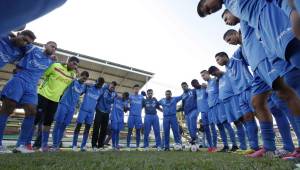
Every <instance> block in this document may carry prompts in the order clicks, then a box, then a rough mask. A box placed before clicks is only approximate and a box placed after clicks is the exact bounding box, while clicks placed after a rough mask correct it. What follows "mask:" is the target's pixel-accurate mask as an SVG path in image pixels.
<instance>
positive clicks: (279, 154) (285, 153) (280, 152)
mask: <svg viewBox="0 0 300 170" xmlns="http://www.w3.org/2000/svg"><path fill="white" fill-rule="evenodd" d="M290 154H291V152H289V151H287V150H285V149H277V150H276V151H275V157H277V158H283V157H286V156H288V155H290Z"/></svg>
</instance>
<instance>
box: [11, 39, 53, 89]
mask: <svg viewBox="0 0 300 170" xmlns="http://www.w3.org/2000/svg"><path fill="white" fill-rule="evenodd" d="M52 63H53V61H52V60H51V59H50V56H48V55H46V54H45V53H44V52H43V51H42V49H40V48H38V47H36V46H33V45H31V46H28V47H27V49H26V54H25V56H24V57H23V58H22V59H21V60H20V62H19V63H18V65H17V66H18V68H20V69H21V70H19V71H18V72H17V73H16V74H15V75H14V76H15V77H19V78H21V79H23V80H24V81H26V82H28V83H30V84H32V85H35V86H37V85H38V82H39V80H40V78H41V76H42V75H43V74H44V72H45V70H46V69H47V68H48V67H49V66H50V65H51V64H52Z"/></svg>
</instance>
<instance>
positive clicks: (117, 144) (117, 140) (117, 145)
mask: <svg viewBox="0 0 300 170" xmlns="http://www.w3.org/2000/svg"><path fill="white" fill-rule="evenodd" d="M119 134H120V130H118V131H117V134H116V147H117V148H119Z"/></svg>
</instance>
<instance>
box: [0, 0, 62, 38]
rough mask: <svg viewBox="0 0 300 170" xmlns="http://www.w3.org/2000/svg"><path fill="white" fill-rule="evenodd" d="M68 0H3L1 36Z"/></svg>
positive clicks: (0, 8) (0, 7)
mask: <svg viewBox="0 0 300 170" xmlns="http://www.w3.org/2000/svg"><path fill="white" fill-rule="evenodd" d="M66 1H67V0H52V1H44V0H29V1H26V3H25V2H24V1H22V0H3V1H1V4H2V5H1V6H0V11H1V12H0V13H1V15H0V21H1V23H2V24H1V27H0V36H2V35H3V34H6V33H8V32H10V31H11V30H14V29H16V28H19V27H21V26H24V25H25V24H26V23H28V22H30V21H32V20H35V19H37V18H39V17H41V16H43V15H45V14H47V13H49V12H51V11H52V10H54V9H55V8H58V7H59V6H61V5H63V4H64V3H65V2H66Z"/></svg>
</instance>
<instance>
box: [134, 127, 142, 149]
mask: <svg viewBox="0 0 300 170" xmlns="http://www.w3.org/2000/svg"><path fill="white" fill-rule="evenodd" d="M135 132H136V147H137V148H138V147H140V140H141V129H136V131H135Z"/></svg>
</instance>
